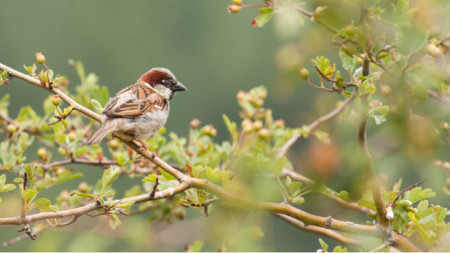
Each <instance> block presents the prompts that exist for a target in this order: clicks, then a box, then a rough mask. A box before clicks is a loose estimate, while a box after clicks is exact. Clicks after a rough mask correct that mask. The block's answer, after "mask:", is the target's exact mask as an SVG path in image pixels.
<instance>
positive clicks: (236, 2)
mask: <svg viewBox="0 0 450 253" xmlns="http://www.w3.org/2000/svg"><path fill="white" fill-rule="evenodd" d="M231 2H233V4H234V5H242V0H232V1H231Z"/></svg>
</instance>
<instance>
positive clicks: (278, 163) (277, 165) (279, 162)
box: [273, 156, 287, 176]
mask: <svg viewBox="0 0 450 253" xmlns="http://www.w3.org/2000/svg"><path fill="white" fill-rule="evenodd" d="M286 161H287V158H286V157H285V156H283V157H280V158H277V159H276V160H275V161H274V164H273V172H274V174H275V176H279V175H280V174H281V171H282V170H283V168H284V166H285V165H286Z"/></svg>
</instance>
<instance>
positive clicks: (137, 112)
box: [88, 68, 187, 145]
mask: <svg viewBox="0 0 450 253" xmlns="http://www.w3.org/2000/svg"><path fill="white" fill-rule="evenodd" d="M186 90H187V88H186V87H185V86H184V85H183V84H182V83H180V82H178V81H177V79H176V78H175V76H174V75H173V74H172V72H170V70H168V69H166V68H152V69H150V71H148V72H147V73H145V74H143V75H142V76H141V77H140V78H139V79H138V81H137V82H136V84H133V85H131V86H128V87H126V88H124V89H122V90H121V91H119V92H118V93H117V94H116V96H114V97H112V98H110V99H109V101H108V103H107V104H106V106H105V108H104V109H103V117H102V126H101V128H100V129H99V130H98V131H97V132H96V133H95V134H94V135H93V136H92V137H91V138H90V139H89V141H88V144H89V145H91V144H98V143H100V141H101V140H102V139H103V138H104V137H105V136H106V135H107V134H109V133H112V134H113V135H114V136H118V137H120V138H123V139H124V140H127V141H132V140H138V141H140V142H142V140H143V139H146V138H148V137H150V136H151V135H152V134H154V133H155V132H157V131H158V130H159V129H161V128H162V127H163V126H164V124H165V123H166V120H167V117H168V116H169V100H171V99H172V98H173V96H174V95H175V92H177V91H186Z"/></svg>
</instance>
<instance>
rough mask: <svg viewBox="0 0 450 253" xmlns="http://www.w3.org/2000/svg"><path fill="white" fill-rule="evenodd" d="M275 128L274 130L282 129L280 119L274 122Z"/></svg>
mask: <svg viewBox="0 0 450 253" xmlns="http://www.w3.org/2000/svg"><path fill="white" fill-rule="evenodd" d="M275 127H276V128H282V127H284V120H282V119H278V120H276V121H275Z"/></svg>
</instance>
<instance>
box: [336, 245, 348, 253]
mask: <svg viewBox="0 0 450 253" xmlns="http://www.w3.org/2000/svg"><path fill="white" fill-rule="evenodd" d="M333 252H348V250H347V248H342V247H341V246H340V245H338V246H336V247H334V249H333Z"/></svg>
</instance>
